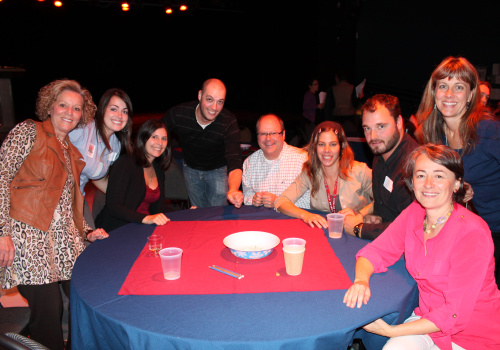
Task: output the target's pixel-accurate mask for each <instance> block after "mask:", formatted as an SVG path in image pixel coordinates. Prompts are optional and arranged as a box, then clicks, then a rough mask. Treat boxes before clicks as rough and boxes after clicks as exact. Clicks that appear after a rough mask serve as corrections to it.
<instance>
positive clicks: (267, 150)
mask: <svg viewBox="0 0 500 350" xmlns="http://www.w3.org/2000/svg"><path fill="white" fill-rule="evenodd" d="M280 132H282V133H281V134H279V133H280ZM261 133H265V134H268V135H265V136H264V135H260V134H261ZM272 133H275V135H274V136H271V135H269V134H272ZM257 142H258V143H259V147H260V149H261V150H262V152H263V153H264V157H266V159H269V160H274V159H277V158H278V157H279V156H280V153H281V151H282V150H283V145H284V143H285V130H282V129H281V125H280V123H279V121H278V119H276V118H275V117H274V116H272V115H270V116H266V117H263V118H262V119H261V120H260V121H259V125H258V128H257Z"/></svg>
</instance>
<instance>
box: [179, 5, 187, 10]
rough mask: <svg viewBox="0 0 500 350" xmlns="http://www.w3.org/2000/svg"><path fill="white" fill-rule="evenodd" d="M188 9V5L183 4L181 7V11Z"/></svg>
mask: <svg viewBox="0 0 500 350" xmlns="http://www.w3.org/2000/svg"><path fill="white" fill-rule="evenodd" d="M187 9H188V7H187V6H186V5H181V6H180V7H179V10H181V11H186V10H187Z"/></svg>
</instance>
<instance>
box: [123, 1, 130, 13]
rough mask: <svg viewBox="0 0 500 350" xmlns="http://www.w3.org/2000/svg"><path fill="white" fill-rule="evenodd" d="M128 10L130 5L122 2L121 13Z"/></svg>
mask: <svg viewBox="0 0 500 350" xmlns="http://www.w3.org/2000/svg"><path fill="white" fill-rule="evenodd" d="M128 10H130V5H129V4H128V3H126V2H122V11H128Z"/></svg>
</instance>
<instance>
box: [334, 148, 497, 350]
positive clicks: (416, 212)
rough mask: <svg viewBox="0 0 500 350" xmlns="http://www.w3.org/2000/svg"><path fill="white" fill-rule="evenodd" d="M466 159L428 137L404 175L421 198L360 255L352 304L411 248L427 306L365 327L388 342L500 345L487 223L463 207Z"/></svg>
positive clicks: (409, 260) (411, 266)
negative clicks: (376, 275)
mask: <svg viewBox="0 0 500 350" xmlns="http://www.w3.org/2000/svg"><path fill="white" fill-rule="evenodd" d="M463 175H464V170H463V165H462V160H461V158H460V156H459V155H458V153H456V152H455V151H453V150H452V149H451V148H449V147H447V146H443V145H439V146H436V145H433V144H428V145H426V146H421V147H419V148H417V149H416V150H414V151H413V152H412V153H411V155H410V156H409V158H408V161H407V164H406V167H405V172H404V176H405V179H406V183H407V185H408V187H409V188H410V189H412V190H413V192H414V194H415V198H416V201H414V202H413V203H412V204H411V205H410V206H409V207H408V208H407V209H405V210H404V211H403V212H402V213H401V214H400V215H399V216H398V218H397V219H396V220H395V221H394V222H393V223H392V224H391V225H390V226H389V227H388V228H387V229H386V230H385V231H384V232H383V234H382V235H380V236H379V237H378V238H377V239H376V240H375V241H373V242H372V243H371V244H369V245H367V246H366V247H365V248H363V249H362V250H360V251H359V253H358V254H357V256H356V257H357V263H356V275H355V279H354V284H353V285H352V286H351V287H350V288H349V290H348V291H347V292H346V294H345V297H344V303H345V304H346V305H347V306H348V307H351V308H354V307H356V306H357V307H358V308H359V307H361V306H362V304H366V303H367V302H368V300H369V299H370V295H371V290H370V287H369V280H370V277H371V276H372V274H373V273H377V272H385V271H387V267H388V266H390V265H392V264H394V263H395V262H396V261H397V260H399V258H400V257H401V255H402V254H403V253H404V254H405V260H406V268H407V269H408V272H409V273H410V275H411V276H412V277H413V278H414V279H415V281H416V282H417V285H418V289H419V306H418V307H417V308H416V309H415V311H414V313H413V315H412V316H410V318H408V319H407V320H406V321H405V323H403V324H400V325H388V324H387V323H386V322H385V321H383V320H382V319H378V320H375V321H374V322H372V323H370V324H367V325H366V326H364V327H363V328H364V329H365V330H366V331H368V332H372V333H375V334H379V335H382V336H385V337H389V338H391V339H390V340H389V341H388V342H387V344H386V345H385V347H384V349H386V350H388V349H433V350H434V349H442V350H451V349H453V350H456V349H500V332H499V331H498V330H499V329H500V291H499V290H498V288H497V286H496V283H495V277H494V269H495V264H494V258H493V241H492V238H491V233H490V230H489V228H488V225H487V224H486V222H485V221H484V220H483V219H481V218H480V217H479V216H477V215H475V214H473V213H472V212H470V211H469V210H467V209H465V208H464V207H463V206H461V205H460V204H458V203H460V202H461V201H462V200H463V197H464V194H465V191H464V188H463Z"/></svg>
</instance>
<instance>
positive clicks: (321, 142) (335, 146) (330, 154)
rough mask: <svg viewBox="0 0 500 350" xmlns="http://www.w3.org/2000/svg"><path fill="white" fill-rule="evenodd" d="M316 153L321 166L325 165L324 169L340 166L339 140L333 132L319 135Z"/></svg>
mask: <svg viewBox="0 0 500 350" xmlns="http://www.w3.org/2000/svg"><path fill="white" fill-rule="evenodd" d="M316 153H317V154H318V159H319V161H320V162H321V165H323V168H329V167H332V166H337V167H338V166H339V159H340V144H339V138H338V137H337V135H335V133H334V132H333V131H325V132H322V133H321V134H319V137H318V144H317V146H316Z"/></svg>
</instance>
